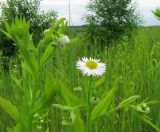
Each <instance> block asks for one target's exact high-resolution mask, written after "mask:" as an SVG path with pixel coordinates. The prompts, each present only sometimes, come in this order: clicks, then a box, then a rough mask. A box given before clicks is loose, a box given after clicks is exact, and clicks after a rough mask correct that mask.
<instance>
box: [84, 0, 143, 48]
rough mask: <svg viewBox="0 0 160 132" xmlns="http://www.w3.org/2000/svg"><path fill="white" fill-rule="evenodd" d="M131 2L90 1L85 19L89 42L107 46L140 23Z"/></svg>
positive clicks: (113, 0) (117, 0)
mask: <svg viewBox="0 0 160 132" xmlns="http://www.w3.org/2000/svg"><path fill="white" fill-rule="evenodd" d="M131 1H132V0H90V2H89V4H88V7H87V9H88V11H89V14H88V15H87V16H86V17H85V18H86V21H87V23H88V24H89V25H88V28H87V36H88V39H89V40H90V42H92V43H95V41H96V42H97V41H98V43H100V44H101V46H104V45H108V44H109V43H110V42H111V41H112V40H115V39H118V38H119V37H120V36H121V35H123V34H124V33H125V32H127V31H128V30H132V29H134V28H135V27H137V25H138V24H139V23H140V22H141V21H140V17H138V14H137V13H136V12H135V4H132V3H131Z"/></svg>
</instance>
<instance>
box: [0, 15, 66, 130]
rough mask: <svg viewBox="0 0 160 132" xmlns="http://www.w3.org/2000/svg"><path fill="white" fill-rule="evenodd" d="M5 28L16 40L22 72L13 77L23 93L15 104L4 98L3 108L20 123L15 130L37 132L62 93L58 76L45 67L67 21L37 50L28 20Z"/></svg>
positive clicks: (0, 99)
mask: <svg viewBox="0 0 160 132" xmlns="http://www.w3.org/2000/svg"><path fill="white" fill-rule="evenodd" d="M4 25H5V27H6V31H4V30H2V29H1V31H2V32H3V33H4V34H5V35H6V36H7V37H8V38H10V39H11V40H13V41H14V43H15V45H16V46H17V47H18V50H19V59H20V60H21V66H22V68H21V71H22V72H21V74H20V75H16V74H12V75H11V76H12V80H13V82H14V85H15V87H16V89H17V90H18V91H21V96H19V97H18V98H15V100H16V101H14V102H16V103H14V104H13V103H12V102H11V101H9V100H7V99H5V98H3V97H0V107H1V108H2V109H4V110H5V111H6V112H7V113H8V114H9V115H10V117H12V119H13V120H14V121H15V122H16V126H15V127H14V128H12V130H13V131H16V132H21V131H24V132H28V131H29V132H32V131H36V128H37V126H38V125H37V124H39V123H35V122H36V120H37V119H39V118H40V117H42V115H43V114H44V113H46V112H47V111H48V108H49V107H50V106H51V104H52V103H53V102H52V100H53V98H54V97H55V96H56V95H57V93H58V85H59V82H60V81H58V80H56V79H57V78H56V76H55V77H52V76H51V74H50V73H49V72H47V70H45V68H44V67H46V66H47V62H48V61H49V59H51V58H52V57H53V56H54V53H55V49H56V48H57V47H58V46H59V45H58V39H59V36H60V34H63V33H64V32H65V29H66V27H67V22H66V21H65V19H64V18H62V19H60V20H58V21H55V22H54V23H53V24H52V26H51V28H50V29H49V31H48V32H47V33H46V34H45V36H44V38H43V39H42V40H41V41H40V42H39V44H38V46H37V47H36V46H35V45H34V44H33V41H32V35H31V34H30V33H29V29H30V23H29V22H26V21H25V19H24V18H22V17H20V18H18V17H16V18H15V22H13V23H12V24H11V25H9V24H8V22H6V21H4ZM42 76H43V78H42ZM41 121H42V120H41Z"/></svg>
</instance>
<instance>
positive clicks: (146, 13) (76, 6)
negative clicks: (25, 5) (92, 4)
mask: <svg viewBox="0 0 160 132" xmlns="http://www.w3.org/2000/svg"><path fill="white" fill-rule="evenodd" d="M68 1H69V0H43V1H42V2H41V8H42V9H44V10H49V9H54V10H56V11H58V12H59V16H60V17H66V18H68V14H69V13H68ZM70 1H71V19H72V25H82V24H84V21H82V18H83V16H84V15H85V14H86V9H85V7H86V5H87V3H88V1H89V0H70ZM133 1H134V2H136V3H137V10H138V11H139V12H140V13H141V14H142V16H143V20H144V25H160V21H158V20H156V18H155V17H154V16H153V14H152V12H151V10H154V9H155V8H157V7H158V6H159V7H160V0H133Z"/></svg>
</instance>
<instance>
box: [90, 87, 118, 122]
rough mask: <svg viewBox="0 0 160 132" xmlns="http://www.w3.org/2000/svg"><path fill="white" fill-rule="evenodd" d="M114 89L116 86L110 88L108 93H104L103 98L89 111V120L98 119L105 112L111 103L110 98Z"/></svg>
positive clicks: (112, 96)
mask: <svg viewBox="0 0 160 132" xmlns="http://www.w3.org/2000/svg"><path fill="white" fill-rule="evenodd" d="M115 91H116V88H112V89H111V90H110V91H109V92H108V93H106V95H105V96H104V98H103V99H102V100H101V101H100V102H99V103H98V104H97V105H96V106H95V107H94V109H93V110H92V113H91V119H90V121H91V122H93V121H94V120H96V119H98V118H99V117H101V116H102V115H104V114H105V113H106V111H107V110H108V108H109V106H110V104H111V101H112V99H113V98H114V95H115Z"/></svg>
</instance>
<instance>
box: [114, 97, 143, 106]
mask: <svg viewBox="0 0 160 132" xmlns="http://www.w3.org/2000/svg"><path fill="white" fill-rule="evenodd" d="M138 98H140V96H139V95H135V96H131V97H129V98H128V99H126V100H123V101H122V102H121V103H120V104H119V105H118V106H117V108H116V109H121V108H123V107H126V106H128V105H129V104H131V103H132V102H134V101H135V100H137V99H138Z"/></svg>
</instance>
